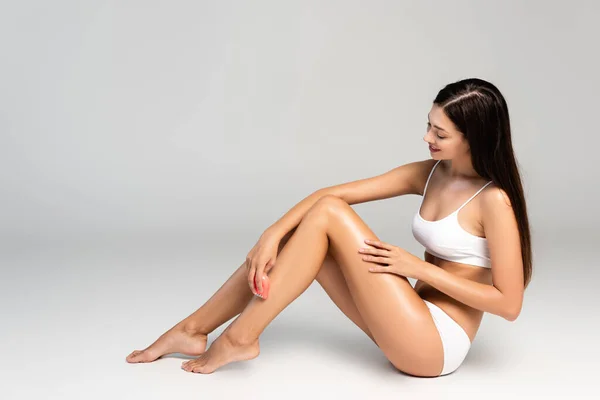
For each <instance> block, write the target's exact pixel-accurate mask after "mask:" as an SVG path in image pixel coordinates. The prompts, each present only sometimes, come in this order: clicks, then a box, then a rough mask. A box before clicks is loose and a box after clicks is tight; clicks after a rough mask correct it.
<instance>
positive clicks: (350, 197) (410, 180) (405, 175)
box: [263, 159, 436, 240]
mask: <svg viewBox="0 0 600 400" xmlns="http://www.w3.org/2000/svg"><path fill="white" fill-rule="evenodd" d="M435 162H436V161H435V160H432V159H427V160H423V161H414V162H410V163H407V164H404V165H401V166H399V167H396V168H394V169H391V170H389V171H387V172H385V173H383V174H380V175H377V176H373V177H370V178H364V179H359V180H356V181H352V182H346V183H342V184H339V185H335V186H328V187H325V188H322V189H319V190H317V191H316V192H313V193H312V194H311V195H310V196H307V197H305V198H304V199H303V200H302V201H300V202H299V203H298V204H296V205H295V206H294V207H292V208H291V209H290V210H289V211H288V212H287V213H286V214H285V215H284V216H283V217H281V218H280V219H279V220H278V221H277V222H275V223H274V224H273V225H271V226H270V227H268V228H267V229H266V230H265V233H264V234H263V236H269V237H273V238H275V239H276V240H281V239H282V238H283V237H284V236H285V235H286V234H287V233H288V232H289V231H291V230H292V229H294V228H295V227H296V226H298V224H299V223H300V221H302V218H303V217H304V214H306V212H307V211H308V210H309V209H310V208H311V207H312V206H313V205H314V204H315V203H316V202H317V200H319V199H320V198H321V197H323V196H325V195H334V196H337V197H339V198H341V199H343V200H344V201H346V202H347V203H348V204H358V203H365V202H369V201H374V200H382V199H387V198H390V197H394V196H401V195H405V194H420V191H421V190H422V189H421V188H422V186H423V185H424V184H425V180H426V179H427V175H428V174H429V171H430V170H431V168H432V165H433V163H435Z"/></svg>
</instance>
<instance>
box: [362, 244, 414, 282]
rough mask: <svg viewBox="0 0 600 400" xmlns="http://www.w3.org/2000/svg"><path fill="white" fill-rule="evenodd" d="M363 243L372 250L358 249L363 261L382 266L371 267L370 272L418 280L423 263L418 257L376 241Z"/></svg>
mask: <svg viewBox="0 0 600 400" xmlns="http://www.w3.org/2000/svg"><path fill="white" fill-rule="evenodd" d="M365 243H367V244H369V245H371V246H373V247H374V248H370V247H367V248H362V249H359V253H361V254H363V260H364V261H367V262H372V263H375V264H384V265H383V266H381V265H379V266H373V267H371V268H369V271H371V272H387V273H392V274H396V275H401V276H405V277H407V278H413V279H419V278H418V275H419V271H420V270H421V268H420V264H421V263H422V262H423V260H421V259H420V258H419V257H417V256H415V255H414V254H411V253H409V252H408V251H406V250H404V249H402V248H400V247H398V246H394V245H391V244H388V243H385V242H381V241H378V240H369V239H365Z"/></svg>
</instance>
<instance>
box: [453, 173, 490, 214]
mask: <svg viewBox="0 0 600 400" xmlns="http://www.w3.org/2000/svg"><path fill="white" fill-rule="evenodd" d="M490 183H492V181H489V182H488V183H486V184H485V185H483V187H482V188H481V189H479V190H478V191H477V192H475V194H474V195H473V196H471V197H469V200H467V201H465V202H464V203H463V205H462V206H460V207H459V208H458V210H456V211H455V213H458V212H459V211H460V209H461V208H463V207H464V206H466V205H467V203H468V202H470V201H471V200H473V198H474V197H475V196H477V195H478V194H479V193H480V192H481V191H482V190H483V189H485V187H486V186H487V185H489V184H490Z"/></svg>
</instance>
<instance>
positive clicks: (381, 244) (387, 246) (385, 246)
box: [365, 239, 392, 250]
mask: <svg viewBox="0 0 600 400" xmlns="http://www.w3.org/2000/svg"><path fill="white" fill-rule="evenodd" d="M365 243H367V244H370V245H371V246H375V247H380V248H382V249H387V250H391V249H392V246H391V245H390V244H387V243H385V242H382V241H380V240H371V239H365Z"/></svg>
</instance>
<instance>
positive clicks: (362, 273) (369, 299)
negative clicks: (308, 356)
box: [305, 196, 443, 376]
mask: <svg viewBox="0 0 600 400" xmlns="http://www.w3.org/2000/svg"><path fill="white" fill-rule="evenodd" d="M309 215H311V216H312V217H315V219H316V220H317V221H318V222H317V223H319V224H324V226H325V229H326V230H327V236H328V238H329V247H330V249H329V252H330V254H331V255H332V256H333V258H334V259H335V260H336V262H337V263H338V265H339V266H340V269H341V271H342V272H343V274H344V277H345V279H346V282H347V284H348V288H349V290H350V293H351V294H352V298H353V299H354V303H355V304H356V307H357V309H358V311H359V313H360V315H361V316H362V319H363V320H364V322H365V323H366V325H367V327H368V328H369V330H370V331H371V333H372V335H373V337H374V338H375V340H376V342H377V344H378V345H379V347H380V348H381V350H382V351H383V352H384V354H385V355H386V357H387V358H388V360H390V362H391V363H392V364H393V365H394V366H395V367H396V368H398V369H399V370H401V371H403V372H406V373H408V374H412V375H418V376H438V375H439V373H440V371H441V370H442V367H443V346H442V342H441V338H440V336H439V333H438V331H437V328H436V326H435V323H434V321H433V318H432V316H431V314H430V311H429V308H428V307H427V305H426V304H425V302H424V301H423V299H422V298H421V297H420V296H419V295H418V294H417V292H416V291H415V290H414V288H413V287H412V285H411V284H410V282H409V281H408V279H407V278H406V277H403V276H399V275H393V274H385V273H377V274H374V273H371V272H369V270H368V269H369V267H370V266H372V265H373V264H372V263H370V262H367V261H364V260H363V259H362V255H361V254H360V253H358V249H359V248H360V247H365V246H367V244H366V243H364V239H366V238H369V239H373V240H380V239H379V238H378V237H377V236H376V235H375V234H374V233H373V231H372V230H371V229H370V228H369V227H368V226H367V225H366V223H365V222H364V221H363V220H362V219H361V218H360V217H359V216H358V214H356V212H355V211H354V210H353V209H352V207H350V205H348V203H346V202H345V201H343V200H342V199H340V198H338V197H335V196H324V197H322V198H321V199H319V201H318V202H317V203H316V204H315V205H314V206H313V207H312V208H311V209H310V210H309V211H308V213H307V215H306V216H305V218H307V217H308V216H309ZM323 220H325V222H323Z"/></svg>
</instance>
